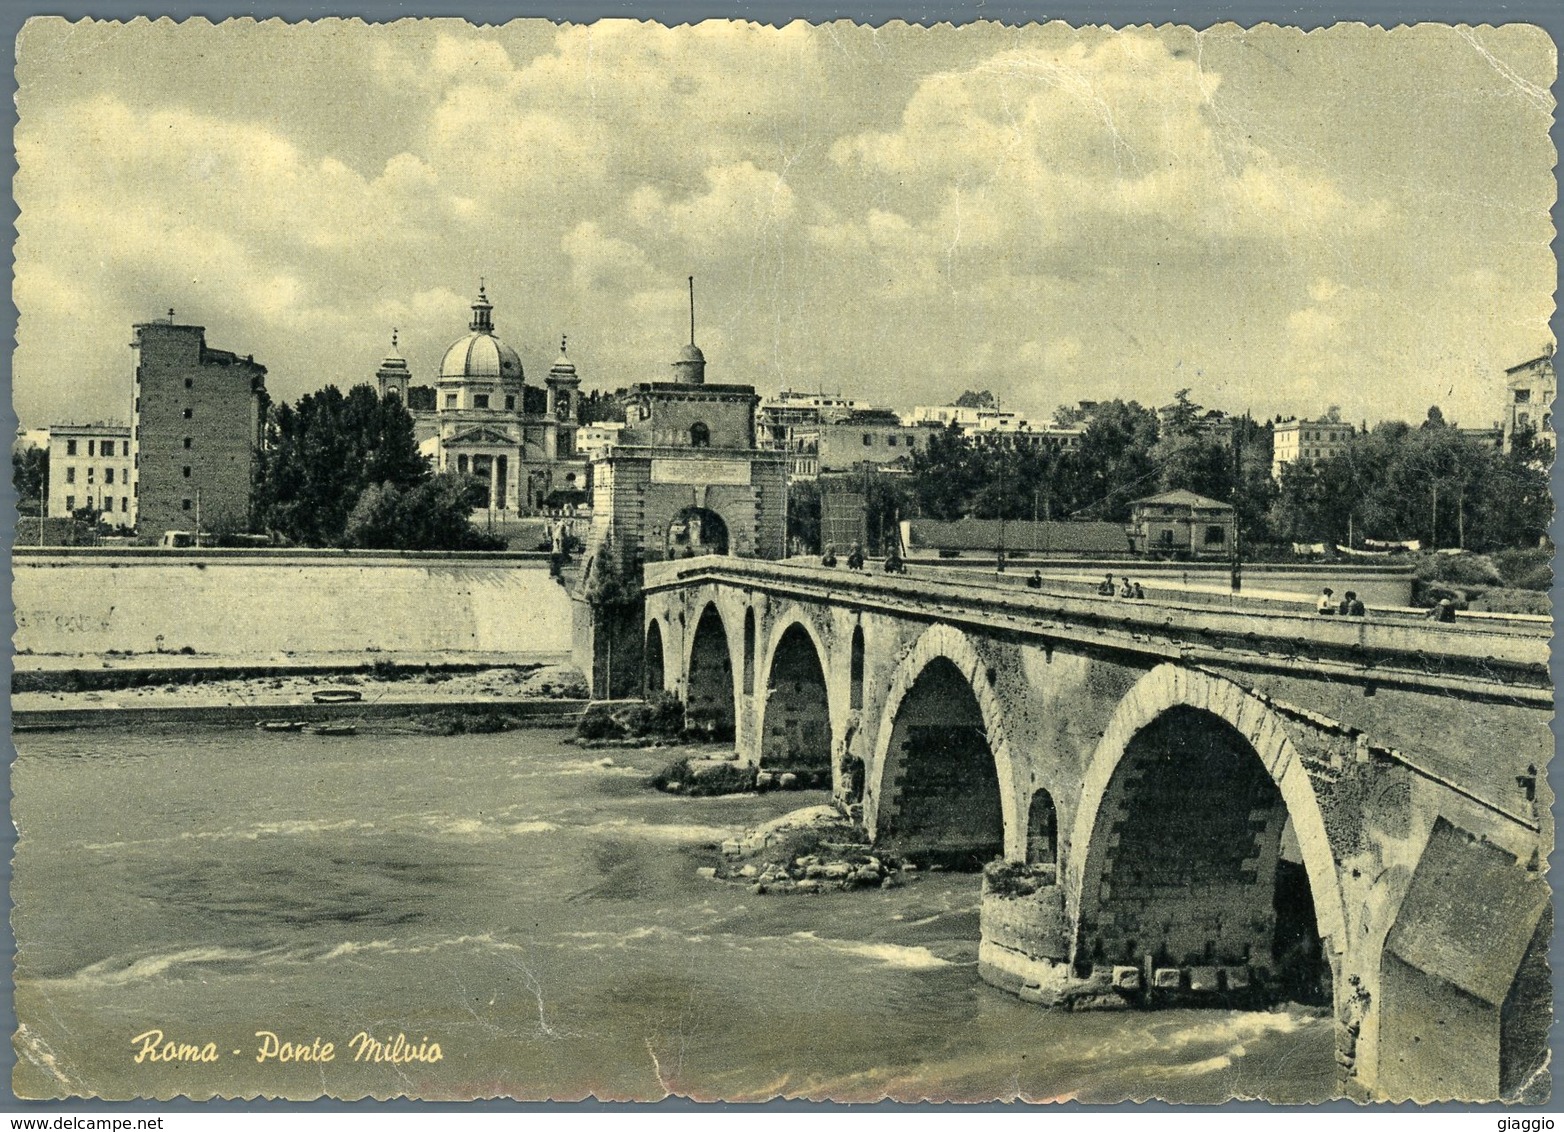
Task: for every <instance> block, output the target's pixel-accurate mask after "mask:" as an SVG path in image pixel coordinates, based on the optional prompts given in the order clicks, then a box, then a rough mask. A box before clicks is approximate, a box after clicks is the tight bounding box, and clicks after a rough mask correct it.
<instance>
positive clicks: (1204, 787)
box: [1066, 664, 1349, 999]
mask: <svg viewBox="0 0 1564 1132" xmlns="http://www.w3.org/2000/svg"><path fill="white" fill-rule="evenodd" d="M1121 770H1124V771H1126V773H1123V774H1121V773H1120V772H1121ZM1202 775H1203V776H1204V777H1202ZM1170 786H1175V787H1176V788H1177V789H1180V790H1186V791H1193V792H1194V793H1193V794H1192V795H1191V797H1193V798H1196V799H1201V798H1207V799H1212V800H1214V801H1215V808H1214V809H1213V810H1212V812H1211V814H1210V820H1209V821H1208V822H1206V823H1205V826H1204V827H1203V831H1202V832H1203V836H1201V837H1200V838H1198V839H1190V838H1171V839H1170V838H1169V837H1167V836H1166V831H1158V830H1155V829H1148V828H1147V821H1148V817H1149V816H1150V815H1151V813H1152V810H1151V809H1150V808H1148V807H1149V805H1150V799H1149V797H1148V798H1146V799H1145V802H1146V805H1145V806H1143V805H1142V802H1141V801H1140V800H1138V799H1139V797H1140V796H1141V795H1150V794H1151V793H1154V792H1157V791H1161V792H1162V796H1161V797H1160V799H1159V800H1160V802H1161V803H1163V808H1162V811H1161V812H1164V813H1180V812H1181V813H1183V814H1184V816H1186V817H1187V811H1180V806H1181V805H1182V803H1181V802H1179V801H1175V800H1173V799H1171V798H1169V797H1167V796H1166V791H1167V789H1168V788H1169V787H1170ZM1223 807H1225V808H1223ZM1289 824H1290V826H1291V835H1292V836H1291V837H1290V838H1289V843H1291V842H1292V841H1295V842H1296V848H1297V852H1298V855H1299V856H1300V857H1301V859H1302V862H1301V863H1302V868H1303V871H1304V873H1305V874H1306V875H1307V879H1308V887H1309V893H1310V897H1311V902H1312V908H1313V918H1314V930H1315V932H1317V934H1318V937H1319V939H1320V940H1321V941H1322V943H1323V945H1324V948H1325V950H1326V953H1327V954H1326V957H1327V958H1329V959H1330V960H1331V966H1332V971H1333V972H1334V973H1336V974H1341V973H1342V972H1340V970H1339V966H1340V959H1341V956H1342V954H1343V953H1344V952H1345V951H1346V949H1347V946H1348V944H1349V940H1348V939H1347V934H1346V930H1345V924H1346V915H1345V902H1344V900H1343V897H1342V891H1341V882H1340V876H1339V874H1338V871H1337V868H1336V862H1335V858H1334V855H1333V853H1332V850H1331V845H1330V840H1329V837H1328V836H1327V833H1326V829H1325V820H1324V816H1323V814H1322V813H1321V810H1320V806H1319V800H1318V798H1317V796H1316V795H1315V792H1314V786H1313V783H1312V782H1311V781H1310V779H1309V775H1308V771H1307V770H1306V768H1305V767H1304V765H1303V763H1302V762H1301V760H1300V759H1299V757H1298V752H1297V750H1296V749H1295V748H1294V746H1293V743H1292V741H1291V740H1290V739H1289V738H1288V735H1287V732H1286V730H1285V728H1284V726H1283V724H1282V722H1281V720H1280V719H1279V718H1278V717H1277V716H1276V713H1275V712H1274V711H1272V710H1271V708H1270V707H1269V706H1268V705H1266V704H1265V703H1264V702H1263V701H1262V700H1260V699H1259V698H1258V697H1256V696H1254V695H1253V694H1252V693H1250V692H1249V691H1247V690H1246V689H1244V688H1242V687H1240V686H1239V685H1237V684H1234V683H1232V682H1231V681H1228V680H1225V679H1222V678H1221V677H1218V676H1213V675H1210V674H1208V673H1204V672H1199V671H1195V670H1191V669H1184V668H1180V667H1178V666H1176V665H1171V664H1163V665H1159V666H1158V667H1156V668H1154V669H1153V670H1152V671H1151V672H1150V673H1148V674H1147V675H1146V676H1144V677H1142V678H1141V680H1140V681H1139V682H1137V683H1136V685H1135V686H1134V687H1133V688H1132V689H1131V690H1130V692H1129V693H1128V695H1126V696H1125V697H1124V699H1123V700H1122V701H1121V702H1120V704H1119V707H1118V709H1117V710H1116V711H1115V713H1114V715H1113V717H1112V718H1111V720H1110V721H1109V723H1108V727H1107V729H1106V730H1105V731H1104V733H1103V737H1102V739H1101V741H1100V742H1099V743H1098V744H1097V747H1096V749H1095V750H1094V751H1093V753H1092V756H1091V759H1090V761H1089V763H1088V764H1087V767H1086V772H1085V775H1084V781H1083V786H1082V791H1081V799H1080V805H1079V807H1078V809H1077V810H1076V815H1075V822H1074V827H1073V830H1072V835H1071V841H1070V844H1071V846H1072V851H1071V852H1070V853H1069V854H1068V856H1069V860H1068V861H1067V862H1066V864H1067V868H1068V876H1069V878H1070V883H1069V886H1068V888H1067V896H1068V898H1069V899H1070V901H1071V903H1072V904H1073V905H1074V907H1073V916H1072V917H1071V918H1072V920H1073V921H1074V923H1075V924H1076V948H1077V954H1076V962H1077V965H1078V966H1084V965H1087V964H1089V963H1091V962H1092V961H1094V960H1098V959H1105V960H1106V961H1108V962H1123V961H1124V960H1125V958H1126V956H1124V955H1116V954H1115V955H1105V956H1094V955H1093V954H1091V951H1092V948H1093V947H1094V946H1095V947H1097V948H1102V947H1103V937H1104V935H1106V936H1111V937H1112V941H1111V942H1110V943H1109V944H1108V950H1110V951H1111V950H1114V949H1115V947H1119V946H1124V947H1129V948H1130V949H1131V950H1134V951H1137V952H1140V951H1145V952H1156V951H1158V949H1159V948H1160V949H1163V950H1165V952H1166V954H1165V955H1164V956H1163V957H1162V959H1159V962H1164V963H1166V964H1167V965H1171V966H1180V965H1182V964H1183V963H1185V962H1186V961H1188V960H1189V958H1190V957H1189V953H1190V952H1198V951H1199V950H1200V946H1198V943H1199V942H1203V946H1204V949H1205V952H1206V955H1205V958H1204V960H1203V961H1204V962H1207V963H1214V962H1227V963H1231V962H1233V961H1234V960H1233V959H1232V958H1231V957H1227V958H1224V957H1223V956H1222V955H1220V954H1215V955H1214V954H1213V951H1216V952H1220V951H1222V950H1229V951H1232V950H1234V949H1237V948H1238V947H1240V946H1241V941H1242V937H1243V934H1244V931H1245V930H1247V926H1248V925H1249V924H1250V918H1252V917H1251V913H1252V912H1253V911H1254V908H1253V906H1252V902H1253V901H1254V900H1257V899H1263V900H1264V905H1263V906H1262V912H1263V913H1269V912H1270V911H1271V902H1272V900H1273V899H1274V888H1273V887H1272V886H1273V884H1274V876H1275V873H1274V870H1275V869H1276V867H1277V865H1276V862H1277V859H1278V856H1279V854H1280V852H1281V843H1282V840H1283V834H1284V831H1285V827H1286V826H1287V825H1289ZM1224 833H1226V834H1227V835H1228V836H1227V837H1226V839H1225V840H1224V838H1223V834H1224ZM1141 835H1144V837H1146V838H1153V839H1158V844H1163V843H1168V842H1170V841H1171V842H1172V843H1173V846H1174V852H1173V853H1172V854H1169V853H1166V852H1164V853H1163V854H1162V857H1161V859H1160V860H1158V861H1156V862H1154V866H1155V867H1156V868H1160V869H1162V870H1163V871H1167V870H1169V869H1171V870H1175V871H1177V870H1179V869H1189V870H1199V869H1208V870H1212V871H1211V872H1210V875H1211V876H1215V875H1216V873H1215V872H1214V870H1215V869H1216V868H1217V865H1218V864H1219V865H1220V867H1221V868H1222V869H1223V870H1225V872H1224V873H1223V874H1222V875H1224V876H1225V877H1226V878H1227V879H1226V881H1225V882H1224V881H1211V882H1210V883H1211V887H1210V889H1209V890H1205V889H1202V892H1203V893H1204V895H1203V896H1202V897H1201V898H1200V904H1201V907H1200V908H1199V909H1198V910H1196V909H1194V908H1193V904H1194V903H1195V901H1193V900H1192V899H1191V898H1190V897H1189V896H1186V897H1185V902H1186V906H1185V908H1184V910H1182V911H1178V912H1177V913H1176V917H1180V916H1183V915H1184V912H1185V911H1187V912H1190V913H1192V914H1193V916H1194V917H1195V918H1196V919H1200V918H1204V920H1205V921H1206V922H1205V924H1204V926H1203V927H1201V928H1198V929H1197V928H1196V927H1194V926H1193V925H1189V926H1187V927H1179V928H1173V929H1170V928H1168V927H1167V925H1166V924H1164V925H1163V929H1164V934H1163V935H1161V936H1154V938H1153V939H1146V938H1138V939H1135V940H1128V942H1126V939H1127V937H1128V936H1130V935H1132V934H1134V933H1135V930H1136V929H1135V927H1134V926H1133V925H1132V924H1126V923H1124V922H1123V919H1124V918H1123V917H1122V916H1120V915H1119V911H1120V910H1119V909H1118V908H1117V907H1116V905H1115V906H1114V907H1110V906H1109V905H1110V903H1111V902H1112V901H1114V900H1120V899H1122V900H1134V901H1137V902H1138V906H1139V907H1141V908H1147V907H1149V906H1150V903H1149V902H1150V899H1151V898H1149V897H1148V896H1147V893H1146V892H1139V890H1138V889H1137V893H1136V894H1135V895H1132V894H1131V891H1130V889H1131V887H1132V886H1135V885H1137V884H1140V883H1142V882H1144V883H1145V884H1150V885H1155V884H1156V883H1157V881H1156V880H1155V879H1147V878H1138V877H1137V874H1134V873H1131V874H1129V875H1127V876H1126V878H1125V879H1124V880H1123V881H1120V880H1119V879H1118V878H1117V877H1116V876H1111V875H1110V870H1111V869H1112V866H1113V865H1114V863H1115V862H1116V861H1117V860H1120V858H1118V857H1117V856H1116V854H1117V853H1118V851H1119V850H1120V849H1122V850H1123V851H1124V852H1125V854H1126V856H1128V855H1129V854H1131V853H1133V852H1134V849H1133V846H1132V845H1127V844H1126V843H1125V841H1124V839H1125V838H1130V839H1139V838H1140V837H1141ZM1179 853H1182V854H1183V856H1179V855H1178V854H1179ZM1201 854H1204V855H1205V856H1203V857H1202V856H1201ZM1146 856H1147V855H1144V854H1143V855H1142V857H1141V858H1139V859H1145V858H1146ZM1186 857H1187V858H1189V859H1188V860H1186V859H1185V858H1186ZM1256 866H1258V870H1257V869H1256ZM1268 866H1269V867H1270V868H1271V869H1272V870H1273V871H1272V874H1271V875H1270V876H1267V875H1265V874H1264V872H1263V870H1265V869H1266V868H1267V867H1268ZM1245 870H1248V871H1249V872H1253V873H1255V880H1254V881H1253V882H1251V881H1249V880H1247V879H1245V878H1244V872H1245ZM1208 880H1209V877H1208V876H1207V875H1206V874H1204V873H1203V874H1202V877H1201V879H1200V881H1199V883H1201V884H1205V883H1207V881H1208ZM1185 881H1186V882H1188V883H1195V882H1193V881H1189V880H1188V878H1185ZM1110 882H1111V883H1110ZM1180 883H1184V882H1180ZM1223 883H1225V884H1226V885H1227V888H1225V889H1224V888H1222V887H1221V885H1222V884H1223ZM1245 886H1247V887H1245ZM1186 889H1187V884H1186ZM1147 891H1148V892H1149V891H1152V890H1150V889H1148V890H1147ZM1169 891H1171V889H1170V890H1169ZM1240 891H1243V892H1247V893H1248V894H1249V897H1248V898H1249V900H1250V901H1251V904H1250V905H1245V904H1244V902H1243V899H1242V898H1241V897H1239V896H1236V895H1234V894H1235V893H1238V892H1240ZM1223 892H1226V893H1227V894H1228V896H1229V898H1230V900H1229V903H1231V906H1230V907H1229V906H1228V905H1227V904H1223V903H1222V901H1221V899H1220V894H1221V893H1223ZM1170 899H1171V898H1170ZM1164 911H1166V909H1164ZM1104 912H1112V913H1114V915H1113V916H1103V917H1102V919H1103V922H1104V923H1107V922H1110V921H1111V922H1112V924H1113V925H1114V926H1112V927H1109V928H1107V929H1104V930H1103V931H1101V932H1098V933H1097V934H1096V937H1095V940H1094V941H1089V940H1088V938H1087V937H1088V935H1089V934H1091V932H1090V931H1089V929H1098V928H1102V924H1101V923H1098V922H1097V920H1098V917H1099V915H1101V914H1102V913H1104ZM1176 917H1175V918H1176ZM1155 918H1156V917H1155V914H1153V913H1148V915H1147V917H1146V918H1145V920H1144V921H1143V922H1142V924H1141V934H1142V936H1145V935H1151V934H1153V925H1152V923H1151V921H1152V920H1154V919H1155ZM1264 921H1265V915H1264V914H1262V915H1261V916H1260V917H1259V918H1258V920H1257V921H1255V922H1256V923H1258V924H1260V925H1262V926H1263V924H1264ZM1213 924H1215V925H1216V926H1215V927H1213V926H1212V925H1213ZM1259 931H1260V928H1259V927H1255V928H1254V932H1259ZM1200 936H1203V937H1204V938H1203V941H1197V944H1196V945H1192V944H1191V941H1192V940H1196V939H1197V937H1200ZM1121 937H1124V938H1121ZM1186 937H1187V938H1186ZM1257 938H1258V937H1257ZM1266 946H1267V949H1269V947H1270V946H1271V944H1270V942H1269V940H1268V941H1267V943H1266ZM1136 958H1137V959H1138V958H1139V956H1138V955H1137V956H1136ZM1267 963H1268V960H1266V959H1265V958H1264V957H1262V959H1261V963H1260V964H1259V965H1267ZM1339 984H1340V980H1339V979H1334V978H1333V985H1334V994H1335V996H1336V997H1337V998H1338V999H1339V998H1340V996H1341V993H1342V991H1341V989H1340V985H1339Z"/></svg>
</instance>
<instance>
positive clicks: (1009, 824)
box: [864, 625, 1026, 860]
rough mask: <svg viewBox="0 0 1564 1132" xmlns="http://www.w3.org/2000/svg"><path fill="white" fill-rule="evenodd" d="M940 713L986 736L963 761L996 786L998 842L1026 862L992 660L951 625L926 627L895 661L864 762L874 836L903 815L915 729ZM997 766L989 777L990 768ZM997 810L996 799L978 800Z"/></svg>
mask: <svg viewBox="0 0 1564 1132" xmlns="http://www.w3.org/2000/svg"><path fill="white" fill-rule="evenodd" d="M935 712H937V713H938V718H939V720H940V725H941V726H942V727H944V728H957V727H964V728H968V729H970V731H971V732H972V733H973V737H974V738H976V732H978V731H980V732H981V734H982V737H983V739H984V750H983V752H982V756H983V757H982V760H979V759H978V758H976V757H975V756H976V755H977V752H976V750H973V751H971V752H962V755H967V756H969V757H967V758H965V760H964V761H965V763H966V765H967V766H968V767H969V768H970V769H971V770H972V771H977V770H978V769H979V767H980V766H981V762H982V761H986V762H987V763H988V766H987V767H986V768H983V769H982V781H981V782H980V783H972V784H971V785H973V786H977V787H979V788H980V789H982V790H983V791H984V793H985V794H986V793H987V791H988V789H989V788H990V787H992V788H993V789H995V790H997V793H998V799H997V803H998V805H997V825H998V828H997V830H995V831H994V832H995V833H996V834H997V837H996V838H995V839H994V840H995V843H994V845H993V847H994V848H995V849H997V850H998V851H1000V852H1002V853H1003V854H1004V856H1005V857H1006V858H1007V859H1009V860H1023V859H1024V858H1025V854H1026V829H1025V825H1024V822H1023V821H1022V816H1021V815H1020V814H1019V813H1018V812H1017V807H1018V801H1017V792H1016V789H1015V776H1014V773H1013V769H1012V768H1013V760H1012V757H1011V751H1010V742H1009V737H1008V731H1007V728H1006V726H1005V718H1004V710H1003V706H1002V704H1001V702H1000V699H999V695H998V693H996V692H995V691H994V688H993V686H992V685H991V684H990V683H989V666H988V664H987V662H986V661H985V660H984V658H983V657H982V655H981V654H980V653H979V652H978V649H977V647H976V646H975V645H974V644H973V643H972V641H971V639H970V638H968V637H967V635H966V634H965V633H963V632H961V631H960V630H959V629H955V628H953V627H951V626H949V625H933V626H930V627H929V628H928V629H926V630H925V631H924V633H923V635H922V636H920V637H919V638H918V640H917V641H916V642H915V643H914V644H913V646H912V648H911V649H910V650H909V651H908V652H907V655H906V656H904V657H903V658H902V661H901V663H900V664H898V665H897V667H896V671H895V673H894V674H893V675H892V677H891V685H890V690H889V693H888V694H887V695H886V698H885V706H884V708H883V709H882V710H881V712H880V722H879V727H878V728H877V729H876V732H875V740H874V753H873V757H872V759H871V761H870V765H869V767H868V768H867V783H866V789H865V792H864V824H865V826H866V827H867V829H868V831H869V836H870V837H871V838H873V839H880V838H883V837H886V836H887V835H890V834H892V833H893V832H894V831H895V830H896V827H897V823H898V819H899V818H900V817H902V815H901V813H900V812H899V810H900V803H901V801H902V800H903V797H904V795H905V791H906V787H907V785H908V781H907V775H908V772H909V770H912V769H914V768H912V767H910V766H909V765H908V761H907V759H906V757H905V756H906V755H907V754H908V753H909V752H910V747H909V743H910V735H909V732H910V729H911V727H914V726H917V720H918V719H919V718H920V716H921V715H923V714H932V713H935ZM990 771H991V772H992V777H990V776H989V772H990ZM981 806H982V808H983V809H985V810H986V811H987V812H988V813H990V814H992V813H993V807H992V800H988V801H984V802H982V803H981Z"/></svg>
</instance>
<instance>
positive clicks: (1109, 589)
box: [1097, 570, 1113, 597]
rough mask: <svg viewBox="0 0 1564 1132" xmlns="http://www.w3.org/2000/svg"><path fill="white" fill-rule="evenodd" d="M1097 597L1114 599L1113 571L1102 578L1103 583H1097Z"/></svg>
mask: <svg viewBox="0 0 1564 1132" xmlns="http://www.w3.org/2000/svg"><path fill="white" fill-rule="evenodd" d="M1097 596H1098V597H1112V596H1113V571H1111V570H1110V571H1108V573H1106V574H1104V575H1103V576H1102V581H1100V582H1098V583H1097Z"/></svg>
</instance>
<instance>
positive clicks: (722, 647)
mask: <svg viewBox="0 0 1564 1132" xmlns="http://www.w3.org/2000/svg"><path fill="white" fill-rule="evenodd" d="M688 647H689V652H688V654H687V657H686V660H685V665H684V671H685V683H684V717H685V720H686V722H687V723H688V725H689V726H690V727H691V728H692V729H693V730H698V731H705V732H707V733H708V734H709V735H710V736H711V737H712V738H714V739H731V738H733V734H734V723H735V720H736V718H737V713H736V704H737V696H736V694H735V692H734V680H735V673H734V664H733V650H732V648H731V647H730V643H729V640H728V627H727V622H726V621H725V620H724V619H723V616H722V613H721V611H720V610H719V609H718V608H717V603H716V601H714V600H712V601H707V602H706V603H705V604H704V606H703V607H702V609H701V615H700V617H699V619H698V620H697V621H696V622H695V631H694V632H693V633H691V634H690V643H689V646H688Z"/></svg>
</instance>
